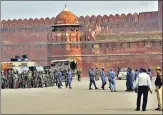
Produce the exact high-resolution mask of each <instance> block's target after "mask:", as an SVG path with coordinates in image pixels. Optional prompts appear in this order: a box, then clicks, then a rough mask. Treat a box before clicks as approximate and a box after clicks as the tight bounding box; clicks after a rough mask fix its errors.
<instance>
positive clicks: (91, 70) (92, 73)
mask: <svg viewBox="0 0 163 115" xmlns="http://www.w3.org/2000/svg"><path fill="white" fill-rule="evenodd" d="M94 77H95V74H94V71H93V68H90V69H89V78H90V83H89V89H90V90H91V89H92V88H91V86H92V84H93V85H94V87H95V89H98V88H97V86H96V83H95V79H94Z"/></svg>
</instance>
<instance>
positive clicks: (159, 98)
mask: <svg viewBox="0 0 163 115" xmlns="http://www.w3.org/2000/svg"><path fill="white" fill-rule="evenodd" d="M156 73H157V77H156V81H155V86H156V90H155V91H156V93H157V101H158V108H156V109H155V110H157V111H162V84H163V79H162V75H161V68H160V67H157V68H156Z"/></svg>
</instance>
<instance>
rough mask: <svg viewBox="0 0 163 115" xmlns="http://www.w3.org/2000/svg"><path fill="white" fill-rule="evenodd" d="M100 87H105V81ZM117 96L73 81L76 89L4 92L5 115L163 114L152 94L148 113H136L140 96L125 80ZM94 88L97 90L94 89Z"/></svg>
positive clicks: (11, 90)
mask: <svg viewBox="0 0 163 115" xmlns="http://www.w3.org/2000/svg"><path fill="white" fill-rule="evenodd" d="M96 83H97V86H98V87H99V88H100V87H101V80H99V81H98V82H96ZM116 85H117V92H110V90H109V89H108V84H107V85H106V90H101V89H98V90H88V86H89V80H88V79H82V81H81V82H77V81H76V80H73V82H72V89H66V88H65V86H64V87H63V88H62V89H58V88H57V87H56V86H55V87H48V88H31V89H2V90H1V113H2V114H162V112H161V111H155V110H154V109H155V108H156V107H157V98H156V93H155V92H154V85H153V94H150V93H149V96H148V104H147V111H145V112H143V111H135V108H136V98H137V94H136V93H134V92H125V91H124V90H125V89H126V87H125V80H117V81H116ZM92 88H94V87H92Z"/></svg>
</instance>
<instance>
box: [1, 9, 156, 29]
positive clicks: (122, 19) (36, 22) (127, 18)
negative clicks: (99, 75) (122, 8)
mask: <svg viewBox="0 0 163 115" xmlns="http://www.w3.org/2000/svg"><path fill="white" fill-rule="evenodd" d="M157 17H158V11H153V12H142V13H134V14H131V13H129V14H127V15H126V14H121V15H119V14H116V15H112V14H111V15H109V16H108V15H104V16H101V15H98V16H95V15H92V16H80V17H79V21H80V23H81V24H82V25H87V24H91V25H103V24H106V23H109V22H111V23H112V22H116V23H118V22H119V23H128V22H135V21H136V22H137V21H149V20H153V21H155V20H157V19H158V18H157ZM54 21H55V17H53V18H48V17H47V18H45V19H44V18H40V19H37V18H36V19H31V18H30V19H18V20H16V19H14V20H2V21H1V24H2V27H3V28H10V27H14V28H19V27H20V28H21V27H37V26H51V25H53V24H54Z"/></svg>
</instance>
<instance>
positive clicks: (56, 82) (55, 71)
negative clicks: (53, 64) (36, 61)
mask: <svg viewBox="0 0 163 115" xmlns="http://www.w3.org/2000/svg"><path fill="white" fill-rule="evenodd" d="M57 75H58V72H57V70H54V84H56V86H57V85H58V81H57Z"/></svg>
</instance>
